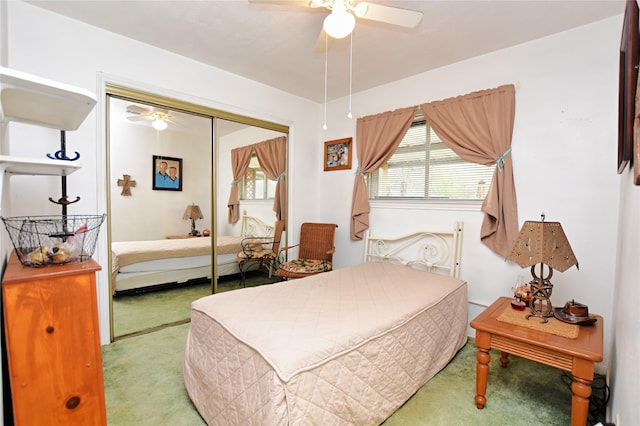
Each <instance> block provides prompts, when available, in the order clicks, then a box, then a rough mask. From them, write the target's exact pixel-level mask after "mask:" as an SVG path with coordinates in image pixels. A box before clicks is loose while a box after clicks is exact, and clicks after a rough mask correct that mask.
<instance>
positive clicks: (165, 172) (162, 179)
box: [152, 155, 183, 191]
mask: <svg viewBox="0 0 640 426" xmlns="http://www.w3.org/2000/svg"><path fill="white" fill-rule="evenodd" d="M152 170H153V189H154V190H158V191H182V176H183V169H182V158H174V157H164V156H162V155H154V156H153V167H152Z"/></svg>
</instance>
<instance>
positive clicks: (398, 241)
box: [364, 222, 463, 278]
mask: <svg viewBox="0 0 640 426" xmlns="http://www.w3.org/2000/svg"><path fill="white" fill-rule="evenodd" d="M462 227H463V223H462V222H456V223H455V224H454V227H453V230H452V231H451V232H432V231H421V232H415V233H413V234H409V235H404V236H401V237H397V238H381V237H377V236H374V235H373V233H372V232H371V230H369V231H367V233H366V236H365V247H364V261H365V262H372V261H382V262H392V263H399V264H402V265H406V266H413V267H416V266H417V267H422V268H424V269H426V270H428V271H430V272H436V273H440V274H444V275H450V276H452V277H455V278H459V277H460V257H461V251H462Z"/></svg>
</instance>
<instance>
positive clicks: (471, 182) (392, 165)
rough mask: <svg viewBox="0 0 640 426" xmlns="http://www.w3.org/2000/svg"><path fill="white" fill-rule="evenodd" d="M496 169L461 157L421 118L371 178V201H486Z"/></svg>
mask: <svg viewBox="0 0 640 426" xmlns="http://www.w3.org/2000/svg"><path fill="white" fill-rule="evenodd" d="M494 169H495V165H493V166H484V165H482V164H475V163H470V162H468V161H466V160H463V159H462V158H460V157H458V155H457V154H456V153H455V152H453V151H452V150H451V149H449V148H448V147H447V146H446V145H445V144H444V143H443V142H442V140H440V138H439V137H438V136H437V135H436V133H435V132H434V131H433V129H432V128H431V126H429V123H427V122H426V120H425V119H424V118H423V117H422V116H421V115H420V116H417V117H416V119H415V120H414V121H413V123H412V124H411V127H410V128H409V130H408V131H407V134H406V135H405V136H404V138H403V139H402V142H400V146H398V149H397V150H396V152H395V153H394V154H393V156H392V157H391V158H390V159H389V161H388V162H387V163H386V164H384V165H383V166H382V167H380V168H379V169H378V170H376V171H375V172H374V173H371V174H369V175H367V187H368V188H369V198H370V199H374V200H376V199H411V200H447V201H452V200H455V201H469V200H483V199H484V197H485V196H486V195H487V191H488V189H489V185H490V184H491V179H492V177H493V171H494Z"/></svg>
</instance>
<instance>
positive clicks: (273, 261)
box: [236, 220, 284, 287]
mask: <svg viewBox="0 0 640 426" xmlns="http://www.w3.org/2000/svg"><path fill="white" fill-rule="evenodd" d="M283 230H284V220H279V221H277V222H276V226H275V229H274V232H273V237H247V238H244V239H243V240H242V242H241V245H242V251H241V252H240V253H238V256H237V259H236V260H237V261H238V269H240V279H241V280H242V286H243V287H245V273H246V271H247V267H248V266H249V265H250V264H252V263H253V264H255V263H258V268H260V267H262V266H267V268H268V270H269V278H271V275H272V274H273V273H274V272H275V269H276V268H277V267H278V251H279V248H280V238H281V237H282V231H283Z"/></svg>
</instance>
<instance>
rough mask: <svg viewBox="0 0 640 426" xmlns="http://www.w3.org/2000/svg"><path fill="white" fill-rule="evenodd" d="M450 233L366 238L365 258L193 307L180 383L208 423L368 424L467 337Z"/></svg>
mask: <svg viewBox="0 0 640 426" xmlns="http://www.w3.org/2000/svg"><path fill="white" fill-rule="evenodd" d="M461 237H462V224H461V223H456V224H455V227H454V230H453V231H450V232H449V231H448V232H418V233H414V234H411V235H409V236H406V237H400V238H394V239H387V238H378V237H373V236H372V235H371V234H368V235H367V236H366V240H365V262H363V263H362V264H360V265H356V266H352V267H347V268H342V269H336V270H334V271H332V272H327V273H323V274H319V275H315V276H312V277H308V278H302V279H299V280H292V281H285V282H281V283H277V284H272V285H268V286H259V287H252V288H247V289H241V290H236V291H231V292H225V293H220V294H215V295H211V296H207V297H204V298H201V299H198V300H197V301H195V302H193V304H192V309H191V325H190V329H189V333H188V337H187V342H186V346H185V352H184V357H183V376H184V383H185V387H186V389H187V392H188V394H189V397H190V398H191V400H192V401H193V403H194V405H195V407H196V408H197V410H198V411H199V413H200V414H201V416H202V417H203V419H204V420H205V421H206V422H207V423H208V424H210V425H217V424H224V425H240V424H242V425H299V424H332V425H337V424H356V425H365V424H366V425H373V424H379V423H381V422H382V421H384V420H385V419H386V418H387V417H388V416H389V415H391V414H392V413H393V412H394V411H395V410H397V409H398V408H399V407H400V406H401V405H402V404H403V403H404V402H405V401H406V400H407V399H409V398H410V397H411V395H413V393H415V392H416V390H418V389H419V388H420V387H421V386H422V385H424V384H425V383H426V382H427V381H428V380H429V379H430V378H431V377H433V376H434V375H435V374H436V373H437V372H438V371H440V370H441V369H442V368H444V366H445V365H446V364H447V363H448V362H449V361H450V360H451V359H452V358H453V356H454V355H455V354H456V352H457V351H458V350H459V349H460V348H461V347H462V346H463V345H464V344H465V342H466V338H467V310H468V308H467V285H466V282H464V281H462V280H460V279H459V278H458V275H459V268H460V244H461Z"/></svg>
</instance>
